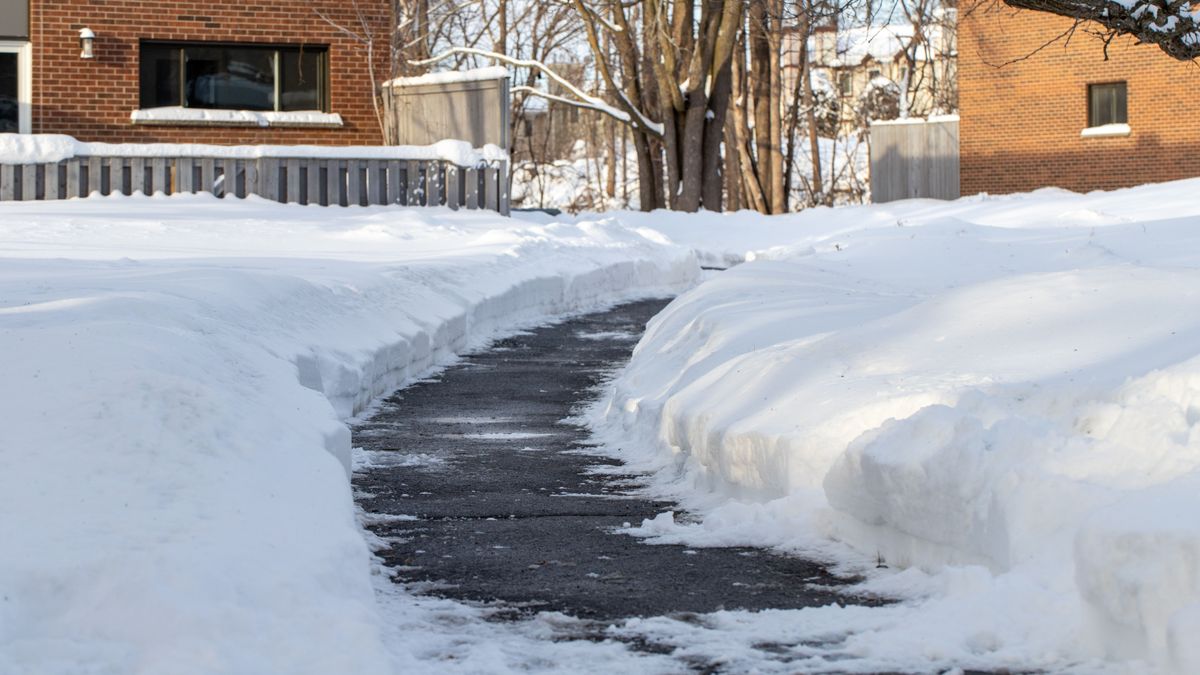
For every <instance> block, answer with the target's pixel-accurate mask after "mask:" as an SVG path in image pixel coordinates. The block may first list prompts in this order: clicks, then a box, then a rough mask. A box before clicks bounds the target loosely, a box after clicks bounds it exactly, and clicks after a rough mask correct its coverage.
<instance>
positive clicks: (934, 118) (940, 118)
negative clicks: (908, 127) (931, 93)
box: [871, 85, 958, 126]
mask: <svg viewBox="0 0 1200 675" xmlns="http://www.w3.org/2000/svg"><path fill="white" fill-rule="evenodd" d="M893 86H894V85H893ZM957 121H958V115H930V116H929V117H904V118H900V119H894V120H871V126H889V125H898V124H925V123H926V122H957Z"/></svg>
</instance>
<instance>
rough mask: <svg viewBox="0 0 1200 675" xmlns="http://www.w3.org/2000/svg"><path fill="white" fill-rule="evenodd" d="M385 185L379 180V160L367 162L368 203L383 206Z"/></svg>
mask: <svg viewBox="0 0 1200 675" xmlns="http://www.w3.org/2000/svg"><path fill="white" fill-rule="evenodd" d="M383 197H384V194H383V185H382V183H381V182H380V180H379V160H377V159H369V160H367V203H368V204H383V203H385V202H384V201H383Z"/></svg>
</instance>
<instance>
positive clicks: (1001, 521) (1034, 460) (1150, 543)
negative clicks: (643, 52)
mask: <svg viewBox="0 0 1200 675" xmlns="http://www.w3.org/2000/svg"><path fill="white" fill-rule="evenodd" d="M1198 191H1200V181H1185V182H1179V183H1172V184H1164V185H1159V186H1147V187H1143V188H1138V189H1133V190H1125V191H1120V192H1114V193H1105V194H1099V193H1098V194H1093V195H1087V196H1080V195H1073V194H1069V193H1063V192H1060V191H1054V190H1046V191H1040V192H1037V193H1033V194H1030V195H1021V196H1015V197H1007V198H973V199H964V200H960V201H958V202H954V203H950V204H938V203H934V202H920V201H914V202H904V203H899V204H895V205H883V206H877V207H865V208H851V209H842V210H835V211H831V210H818V211H812V212H808V213H805V214H802V215H799V216H795V217H789V218H787V219H785V221H784V222H785V223H786V225H781V226H780V227H791V228H792V229H793V232H794V234H793V235H791V237H790V240H786V241H787V243H786V244H784V245H776V246H772V247H770V248H767V249H764V250H761V251H759V252H757V253H756V254H752V255H751V256H750V257H751V258H755V257H757V258H763V259H765V260H760V261H758V262H752V263H749V264H746V265H743V266H740V267H737V268H735V269H733V270H731V271H728V272H725V273H722V274H721V275H719V276H718V277H716V278H714V279H712V280H711V281H708V282H707V283H705V284H703V285H701V286H700V287H698V288H696V289H695V290H693V291H691V292H689V293H687V294H685V295H683V296H682V297H680V298H679V299H677V300H676V301H675V302H674V303H673V304H672V305H670V306H669V307H668V308H667V309H666V310H665V311H664V312H663V313H662V314H661V315H660V316H659V317H657V318H656V319H655V321H654V322H653V323H652V324H651V326H650V328H649V330H648V332H647V334H646V336H645V338H644V339H643V340H642V342H641V343H640V344H639V346H638V348H637V351H636V352H635V355H634V358H633V361H632V363H631V364H630V365H629V367H628V368H627V369H626V370H625V371H624V373H623V374H622V375H621V377H620V378H619V379H618V380H617V381H616V383H615V384H614V388H613V393H612V398H611V401H609V402H608V403H607V406H602V407H601V408H600V409H599V410H598V412H597V425H598V427H599V429H600V433H601V435H602V437H605V438H607V440H609V441H610V442H611V445H612V446H613V447H614V448H620V450H619V454H620V455H621V456H622V457H624V458H626V459H628V460H630V461H631V462H633V463H634V464H635V465H637V466H640V467H641V468H643V469H646V470H649V471H651V472H654V473H655V476H656V479H655V484H654V489H655V490H656V491H657V492H660V493H665V494H669V495H671V496H674V497H677V498H680V499H682V500H683V501H684V503H685V505H689V506H692V507H693V508H696V509H698V510H699V511H700V513H702V514H703V515H704V521H703V522H702V523H699V524H694V525H689V524H678V523H675V522H674V521H673V520H672V519H671V518H670V517H669V516H663V517H660V518H659V519H656V520H655V521H647V523H645V524H644V525H643V527H642V528H640V529H639V530H638V531H639V532H641V533H643V534H647V535H653V536H658V537H660V538H663V540H676V541H688V542H691V543H695V544H703V543H706V542H707V543H769V544H776V545H782V546H791V547H799V548H808V549H809V550H821V551H823V552H826V553H829V552H830V550H831V549H830V546H829V545H828V544H827V543H825V542H828V540H829V538H833V539H836V540H840V541H842V542H846V543H849V544H850V545H852V546H853V547H854V548H855V549H857V550H858V551H860V552H861V554H863V555H864V556H865V557H869V558H870V559H871V561H872V562H873V561H874V559H875V558H876V556H879V557H881V558H883V559H884V560H885V561H887V562H888V563H889V564H891V565H892V566H900V567H907V566H920V567H922V568H923V569H925V570H928V571H930V572H934V573H937V574H938V575H940V576H935V577H934V581H933V582H931V583H933V585H935V586H939V587H940V588H941V590H940V591H938V592H936V593H933V594H932V597H931V598H929V599H927V600H925V601H923V602H922V603H920V604H919V605H918V606H915V607H914V608H913V609H912V613H911V614H910V615H909V616H908V618H907V619H905V620H903V621H898V622H897V624H896V625H893V626H891V627H890V628H880V629H879V630H877V631H874V635H873V638H874V639H873V640H870V639H869V640H866V641H862V642H859V643H858V644H857V645H856V648H857V649H859V650H860V651H859V653H858V655H859V656H869V655H874V656H875V657H881V658H882V657H893V656H894V657H895V659H896V660H893V661H887V660H886V658H885V659H884V661H883V662H884V663H892V664H893V665H895V664H901V665H904V666H905V667H915V668H917V669H923V668H924V669H928V668H936V667H950V666H964V665H965V666H970V665H972V664H975V665H978V666H980V667H992V668H994V667H1013V668H1018V669H1020V668H1030V667H1032V668H1035V669H1036V668H1045V667H1050V668H1060V667H1065V666H1068V665H1072V664H1074V665H1075V666H1078V664H1080V663H1088V662H1091V661H1090V660H1092V659H1103V658H1108V659H1148V660H1149V661H1150V662H1152V663H1154V664H1157V665H1159V666H1164V667H1169V668H1174V669H1175V670H1177V671H1178V672H1196V671H1197V670H1200V660H1198V656H1200V653H1198V652H1197V649H1196V647H1195V644H1196V643H1195V637H1196V635H1197V630H1200V618H1198V617H1200V519H1197V517H1196V514H1197V513H1200V205H1197V203H1196V201H1195V199H1194V196H1195V194H1197V192H1198ZM640 218H641V216H630V217H629V221H630V222H632V223H638V221H639V219H640ZM708 218H710V219H711V218H721V217H720V216H708ZM751 220H752V219H747V221H748V222H750V221H751ZM689 224H690V223H686V222H682V221H681V222H678V223H674V224H672V225H664V226H663V227H659V228H658V231H659V232H660V233H662V234H663V235H664V236H668V237H669V238H670V239H671V240H674V241H676V242H686V241H688V240H689V237H690V236H691V237H694V239H695V240H696V241H697V242H699V244H698V246H700V247H704V246H707V247H708V248H709V249H710V250H712V249H713V248H714V247H713V244H712V242H708V241H707V239H706V238H707V237H708V236H709V235H708V234H707V232H708V230H707V229H706V228H697V229H694V230H691V231H690V232H689V230H688V229H687V228H688V225H689ZM647 225H648V224H647ZM753 231H754V230H753V228H751V232H753ZM751 236H754V235H753V234H751ZM775 241H776V242H782V241H785V240H784V239H782V238H781V237H779V236H778V231H777V233H776V238H775ZM718 243H719V242H718ZM630 435H633V436H635V437H637V438H639V439H640V441H639V442H631V441H629V440H628V438H629V436H630ZM947 565H950V566H956V567H951V568H947V567H945V566H947ZM975 566H982V568H986V570H987V571H986V572H985V571H983V569H981V568H980V567H975ZM969 570H976V571H975V572H970V574H971V575H973V579H974V581H972V582H971V583H970V584H961V583H950V582H946V581H945V579H946V578H949V577H947V576H946V575H951V576H952V577H953V576H954V575H959V577H961V575H962V574H964V573H965V572H967V571H969ZM901 576H902V577H903V575H901ZM904 578H908V577H904ZM937 579H943V580H942V581H937ZM874 583H878V584H883V586H886V585H887V584H889V583H895V584H900V583H901V582H888V581H886V580H880V581H877V582H874ZM922 587H923V588H925V589H926V590H927V587H928V584H923V585H922ZM1047 605H1048V608H1047ZM1034 607H1037V608H1038V609H1037V610H1036V611H1035V610H1032V609H1030V608H1034ZM914 625H922V626H925V627H934V628H933V629H932V630H930V629H929V628H925V629H922V630H914V629H913V626H914ZM981 635H982V636H983V637H982V638H981V637H980V636H981ZM913 636H920V637H921V643H922V645H923V646H922V647H921V648H919V649H914V643H913V642H912V638H913ZM905 649H908V650H909V651H905ZM889 650H892V651H889ZM881 655H882V656H881ZM1147 667H1149V666H1147V664H1146V663H1144V662H1143V663H1142V664H1141V665H1140V666H1135V669H1141V668H1147ZM1085 670H1086V668H1085Z"/></svg>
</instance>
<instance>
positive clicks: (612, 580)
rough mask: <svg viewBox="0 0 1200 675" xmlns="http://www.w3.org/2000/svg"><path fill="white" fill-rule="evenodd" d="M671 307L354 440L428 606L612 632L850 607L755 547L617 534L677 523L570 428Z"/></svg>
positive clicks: (821, 580) (378, 525) (445, 385)
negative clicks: (612, 626) (627, 622)
mask: <svg viewBox="0 0 1200 675" xmlns="http://www.w3.org/2000/svg"><path fill="white" fill-rule="evenodd" d="M665 304H666V301H661V300H656V301H643V302H637V303H632V304H627V305H624V306H621V307H617V308H614V309H612V310H609V311H606V312H601V313H596V314H591V315H587V316H582V317H579V318H575V319H572V320H569V321H566V322H564V323H561V324H557V325H553V326H547V327H543V328H538V329H536V330H533V331H530V332H528V333H525V334H521V335H517V336H515V337H512V338H509V339H506V340H503V341H500V342H498V343H496V344H495V345H493V346H492V347H491V348H489V349H488V350H486V351H484V352H481V353H478V354H473V355H469V356H467V357H465V358H464V359H463V360H462V362H461V363H460V364H458V365H456V366H454V367H452V368H450V369H448V370H447V371H445V372H444V373H443V374H442V375H441V376H440V377H439V378H437V379H436V380H435V381H430V382H424V383H420V384H417V385H414V386H412V387H409V388H407V389H404V390H402V391H400V392H398V393H397V394H395V395H394V396H392V397H391V398H390V399H388V400H387V402H386V403H385V404H384V405H383V406H382V407H381V409H380V410H379V411H378V413H376V414H375V415H374V416H373V417H372V418H371V419H369V420H368V421H365V422H363V423H361V424H360V425H358V426H357V427H356V429H355V430H354V432H355V439H354V443H355V445H356V446H359V447H361V448H363V449H364V451H365V452H363V453H362V457H365V458H366V460H367V461H366V464H365V466H363V467H360V469H359V470H358V471H357V472H356V474H355V476H354V485H355V489H356V492H357V494H358V501H359V503H360V504H361V505H362V507H363V509H364V510H365V512H366V513H367V519H368V524H369V527H370V529H371V530H372V531H373V532H375V533H376V534H377V535H379V536H380V537H383V538H384V539H385V540H387V541H388V542H389V543H390V548H388V549H386V550H384V551H382V552H380V555H381V556H382V557H383V558H384V560H385V562H386V563H387V564H388V565H389V566H392V567H394V568H395V569H396V570H397V572H398V574H397V577H396V578H397V579H398V580H399V581H402V582H405V583H407V584H409V585H410V587H411V588H415V589H417V590H418V591H419V592H425V593H430V594H433V595H437V596H442V597H447V598H453V599H458V600H468V601H475V602H485V603H497V604H499V605H501V606H502V607H504V608H506V612H507V616H509V617H510V618H516V617H517V616H521V615H525V614H528V613H532V612H537V611H543V610H551V611H560V612H564V613H566V614H570V615H572V616H576V617H579V618H583V619H596V620H602V621H610V620H614V619H619V618H622V617H629V616H658V615H675V614H679V613H689V612H697V613H703V612H711V611H715V610H719V609H749V610H756V609H767V608H794V607H807V606H822V605H827V604H830V603H831V602H838V603H845V602H846V601H847V598H845V597H844V596H842V595H839V594H838V593H837V592H836V587H837V586H840V585H844V584H845V580H842V579H838V578H836V577H834V576H832V575H830V574H829V573H828V572H827V571H826V570H825V569H824V568H823V567H822V566H821V565H819V564H817V563H814V562H811V561H807V560H803V559H800V558H795V557H790V556H784V555H779V554H776V553H772V552H769V551H764V550H760V549H752V548H694V549H693V548H687V547H685V546H671V545H648V544H644V543H641V541H640V540H639V539H637V538H634V537H631V536H627V535H622V534H616V533H614V532H613V531H614V529H617V528H620V527H621V526H622V525H624V524H626V523H634V524H637V523H640V522H641V521H642V520H643V519H645V518H653V517H654V516H655V515H657V514H659V513H661V512H663V511H667V510H676V509H675V507H674V505H672V504H669V503H663V502H654V501H647V500H645V499H642V498H638V497H632V496H630V495H628V494H626V490H628V486H629V485H630V484H631V480H633V481H636V476H624V477H622V476H621V475H619V472H618V475H609V473H608V472H605V475H597V474H595V473H594V472H592V471H589V467H594V466H596V465H616V464H617V462H615V461H614V460H612V459H609V458H605V457H601V456H597V455H594V454H589V453H588V445H587V441H588V432H587V430H586V429H585V428H583V427H580V426H577V425H574V424H566V423H563V422H562V420H563V419H564V418H566V417H568V416H569V415H570V414H571V413H572V412H573V410H574V409H575V408H577V406H579V405H580V404H581V403H583V402H585V401H587V400H589V399H590V398H592V397H594V396H596V395H597V391H596V387H597V385H599V384H601V383H602V382H603V381H604V379H605V378H606V377H608V376H610V375H611V373H612V372H613V371H614V369H616V368H619V367H620V366H621V365H623V364H624V363H625V362H626V361H627V360H628V358H629V355H630V352H631V351H632V349H633V347H634V345H635V344H636V341H637V339H638V337H639V336H640V335H641V333H642V330H643V328H644V326H645V324H646V322H647V321H648V320H649V319H650V318H651V317H652V316H653V315H654V314H655V313H656V312H658V311H659V310H660V309H661V308H662V307H663V306H664V305H665Z"/></svg>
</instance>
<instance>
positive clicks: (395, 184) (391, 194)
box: [387, 159, 404, 204]
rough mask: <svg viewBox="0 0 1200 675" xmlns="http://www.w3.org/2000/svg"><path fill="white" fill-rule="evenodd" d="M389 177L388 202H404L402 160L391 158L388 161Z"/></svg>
mask: <svg viewBox="0 0 1200 675" xmlns="http://www.w3.org/2000/svg"><path fill="white" fill-rule="evenodd" d="M387 177H388V203H390V204H403V203H404V200H403V199H401V198H400V195H401V190H400V161H399V160H394V159H393V160H389V161H388V163H387Z"/></svg>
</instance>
